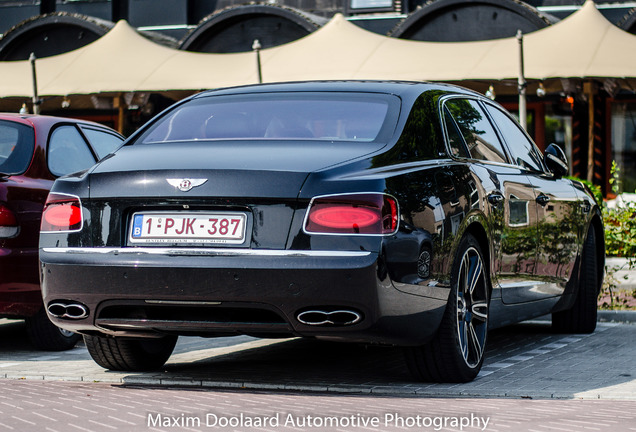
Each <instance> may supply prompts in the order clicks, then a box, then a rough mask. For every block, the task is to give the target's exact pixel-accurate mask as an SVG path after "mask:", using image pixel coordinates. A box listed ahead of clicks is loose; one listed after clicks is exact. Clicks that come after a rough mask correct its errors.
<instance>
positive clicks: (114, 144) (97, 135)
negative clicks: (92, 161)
mask: <svg viewBox="0 0 636 432" xmlns="http://www.w3.org/2000/svg"><path fill="white" fill-rule="evenodd" d="M82 131H83V132H84V135H86V138H88V140H89V141H90V142H91V145H92V146H93V150H94V151H95V153H97V157H98V158H99V159H102V158H104V156H106V155H108V154H110V153H112V152H114V151H115V150H117V149H118V148H119V147H120V146H121V144H122V142H123V139H122V138H121V137H119V136H117V135H115V134H112V133H110V132H106V131H102V130H99V129H93V128H88V127H84V126H82Z"/></svg>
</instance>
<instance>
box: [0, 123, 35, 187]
mask: <svg viewBox="0 0 636 432" xmlns="http://www.w3.org/2000/svg"><path fill="white" fill-rule="evenodd" d="M34 148H35V134H34V132H33V128H31V127H29V126H27V125H23V124H20V123H14V122H9V121H4V120H0V173H2V174H5V175H18V174H22V173H24V172H25V171H26V170H27V168H29V164H30V163H31V158H32V157H33V150H34Z"/></svg>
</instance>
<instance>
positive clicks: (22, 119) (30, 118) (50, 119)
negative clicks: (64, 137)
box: [0, 113, 108, 129]
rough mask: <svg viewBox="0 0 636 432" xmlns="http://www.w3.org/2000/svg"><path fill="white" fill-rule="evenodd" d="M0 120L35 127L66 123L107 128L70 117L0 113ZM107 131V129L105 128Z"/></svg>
mask: <svg viewBox="0 0 636 432" xmlns="http://www.w3.org/2000/svg"><path fill="white" fill-rule="evenodd" d="M0 120H7V121H15V122H18V123H23V124H26V125H31V126H33V125H36V124H38V123H46V124H51V123H57V122H67V123H80V124H84V125H87V126H89V125H90V126H99V127H102V128H107V127H106V126H104V125H102V124H99V123H95V122H92V121H90V120H82V119H76V118H72V117H55V116H47V115H39V114H38V115H36V114H17V113H0ZM107 129H108V128H107Z"/></svg>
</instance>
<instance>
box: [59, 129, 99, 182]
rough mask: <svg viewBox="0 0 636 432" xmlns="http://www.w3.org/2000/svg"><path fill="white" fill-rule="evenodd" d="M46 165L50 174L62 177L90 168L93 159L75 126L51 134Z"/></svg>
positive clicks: (93, 162)
mask: <svg viewBox="0 0 636 432" xmlns="http://www.w3.org/2000/svg"><path fill="white" fill-rule="evenodd" d="M48 164H49V170H50V171H51V173H53V174H54V175H56V176H62V175H66V174H70V173H74V172H77V171H82V170H85V169H87V168H90V167H91V166H93V165H94V164H95V158H94V157H93V154H92V153H91V151H90V149H89V148H88V144H87V143H86V141H84V138H83V137H82V135H81V134H80V133H79V131H78V130H77V129H76V128H75V126H61V127H58V128H57V129H55V131H53V133H52V134H51V139H50V140H49V155H48Z"/></svg>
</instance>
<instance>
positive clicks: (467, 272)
mask: <svg viewBox="0 0 636 432" xmlns="http://www.w3.org/2000/svg"><path fill="white" fill-rule="evenodd" d="M487 271H488V270H487V267H486V266H485V265H484V259H483V254H482V252H481V248H480V247H479V243H478V242H477V240H476V239H475V238H474V237H473V236H472V235H466V236H465V237H464V238H463V239H462V241H461V243H460V245H459V248H458V251H457V255H456V256H455V261H454V263H453V270H452V275H451V292H450V295H449V298H448V304H447V305H446V310H445V311H444V315H443V317H442V321H441V323H440V326H439V328H438V330H437V333H436V334H435V335H434V336H433V339H432V340H431V341H430V342H429V343H428V344H426V345H423V346H418V347H410V348H406V350H405V355H406V360H407V364H408V367H409V370H410V371H411V373H412V374H413V375H414V376H415V377H416V378H417V379H419V380H423V381H428V382H469V381H472V380H473V379H475V377H476V376H477V374H478V373H479V371H480V369H481V366H482V364H483V362H484V354H485V351H486V339H487V334H488V315H489V278H488V274H487Z"/></svg>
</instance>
